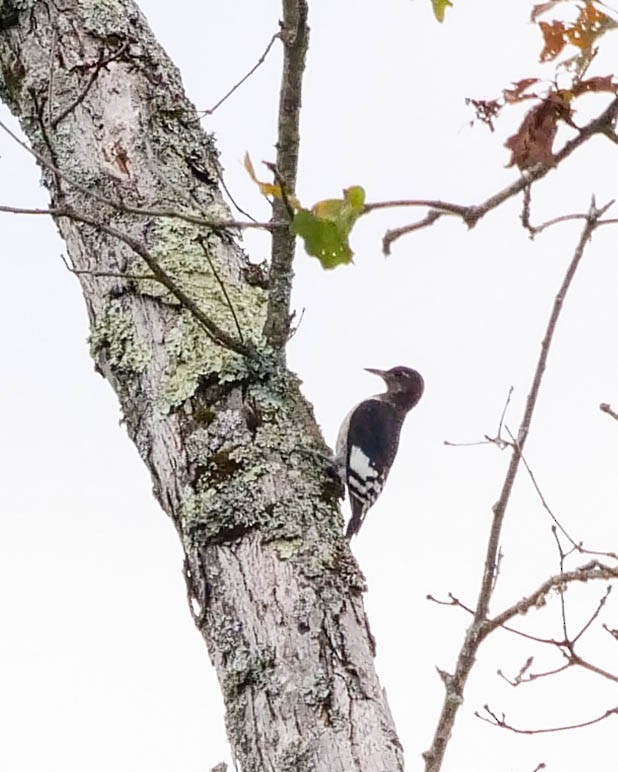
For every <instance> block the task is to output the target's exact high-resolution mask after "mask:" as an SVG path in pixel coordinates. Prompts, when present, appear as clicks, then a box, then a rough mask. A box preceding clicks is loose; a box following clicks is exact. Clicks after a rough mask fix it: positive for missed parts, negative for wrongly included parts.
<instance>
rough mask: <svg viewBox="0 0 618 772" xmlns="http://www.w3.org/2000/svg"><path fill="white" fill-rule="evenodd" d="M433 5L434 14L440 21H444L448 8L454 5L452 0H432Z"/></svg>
mask: <svg viewBox="0 0 618 772" xmlns="http://www.w3.org/2000/svg"><path fill="white" fill-rule="evenodd" d="M431 5H432V6H433V15H434V16H435V17H436V19H437V20H438V21H439V22H440V23H442V22H443V21H444V14H445V13H446V9H447V8H449V7H450V8H452V7H453V3H451V2H450V0H431Z"/></svg>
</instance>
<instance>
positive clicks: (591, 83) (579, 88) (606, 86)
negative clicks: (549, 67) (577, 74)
mask: <svg viewBox="0 0 618 772" xmlns="http://www.w3.org/2000/svg"><path fill="white" fill-rule="evenodd" d="M597 91H608V92H610V93H612V94H615V93H616V92H617V91H618V83H614V81H613V80H612V76H611V75H603V76H601V75H597V76H596V77H594V78H588V79H587V80H580V81H579V83H576V84H575V85H574V86H573V88H572V89H571V94H573V96H574V97H578V96H580V95H581V94H586V93H589V92H597Z"/></svg>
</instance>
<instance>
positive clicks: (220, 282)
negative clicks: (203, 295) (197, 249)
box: [198, 236, 244, 343]
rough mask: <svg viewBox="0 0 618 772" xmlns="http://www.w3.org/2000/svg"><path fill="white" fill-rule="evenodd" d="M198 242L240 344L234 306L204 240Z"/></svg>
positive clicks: (241, 337) (200, 238) (242, 339)
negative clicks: (219, 290) (219, 288)
mask: <svg viewBox="0 0 618 772" xmlns="http://www.w3.org/2000/svg"><path fill="white" fill-rule="evenodd" d="M198 241H199V243H200V246H201V247H202V251H203V252H204V256H205V257H206V260H208V265H209V266H210V270H211V271H212V274H213V276H214V277H215V280H216V282H217V284H218V285H219V287H221V292H223V297H224V298H225V301H226V303H227V306H228V308H229V309H230V313H231V314H232V318H233V319H234V324H235V325H236V332H237V333H238V338H239V340H240V342H241V343H243V342H244V337H243V334H242V330H241V329H240V324H239V322H238V317H237V316H236V311H235V310H234V305H233V304H232V301H231V300H230V296H229V295H228V291H227V289H226V287H225V284H224V283H223V280H222V279H221V277H220V276H219V274H218V272H217V270H216V268H215V266H214V263H213V262H212V260H211V258H210V254H209V252H208V250H207V249H206V244H204V239H203V238H202V237H201V236H199V237H198Z"/></svg>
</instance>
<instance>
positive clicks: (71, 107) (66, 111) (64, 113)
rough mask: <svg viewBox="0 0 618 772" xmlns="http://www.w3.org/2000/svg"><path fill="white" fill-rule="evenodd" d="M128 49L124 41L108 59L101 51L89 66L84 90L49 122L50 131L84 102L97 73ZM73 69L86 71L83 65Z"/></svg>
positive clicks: (126, 41) (127, 44) (127, 42)
mask: <svg viewBox="0 0 618 772" xmlns="http://www.w3.org/2000/svg"><path fill="white" fill-rule="evenodd" d="M128 47H129V41H128V40H125V41H124V42H122V43H121V44H120V45H119V46H118V48H117V49H116V50H115V51H113V52H112V53H111V54H110V55H109V56H108V57H104V56H103V54H104V50H103V49H101V52H100V54H99V59H98V61H96V62H95V63H94V64H92V65H89V67H92V68H93V70H92V72H91V73H90V77H89V78H88V80H87V81H86V84H85V86H84V88H83V89H82V90H81V91H80V93H79V94H78V95H77V96H76V97H75V99H74V100H73V101H72V102H71V103H70V104H69V105H67V107H65V108H64V110H62V112H61V113H60V114H59V115H57V116H56V117H55V118H54V119H53V120H51V127H52V129H55V128H56V126H57V125H58V124H59V123H60V122H61V121H63V120H64V119H65V118H66V117H67V115H69V114H70V113H72V112H73V110H75V108H76V107H77V105H79V104H80V103H81V102H83V101H84V99H85V98H86V96H87V95H88V92H89V91H90V89H91V87H92V84H93V83H94V82H95V80H96V79H97V77H98V75H99V72H100V71H101V70H102V69H103V67H105V66H106V65H108V64H109V63H110V62H113V61H114V59H117V58H118V57H119V56H121V55H122V54H123V53H124V52H125V51H126V50H127V48H128ZM73 69H86V67H85V65H82V66H81V67H80V68H73Z"/></svg>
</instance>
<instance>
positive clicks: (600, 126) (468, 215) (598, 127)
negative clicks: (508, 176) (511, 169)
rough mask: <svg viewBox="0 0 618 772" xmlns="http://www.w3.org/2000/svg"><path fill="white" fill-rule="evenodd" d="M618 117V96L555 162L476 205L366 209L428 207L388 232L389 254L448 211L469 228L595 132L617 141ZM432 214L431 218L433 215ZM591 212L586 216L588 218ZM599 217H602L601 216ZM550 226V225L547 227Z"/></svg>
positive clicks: (418, 202) (427, 203) (422, 203)
mask: <svg viewBox="0 0 618 772" xmlns="http://www.w3.org/2000/svg"><path fill="white" fill-rule="evenodd" d="M617 116H618V97H616V98H615V99H613V100H612V101H611V102H610V104H609V105H608V107H606V108H605V110H604V111H603V112H602V113H601V114H600V115H599V116H597V117H596V118H594V119H593V120H591V121H590V122H589V123H587V124H586V125H585V126H583V127H582V128H581V129H579V133H578V135H577V136H576V137H574V138H573V139H571V140H569V141H568V142H567V143H566V144H565V145H564V147H563V148H562V149H561V150H560V151H559V152H558V153H556V154H555V155H554V159H553V164H552V165H551V166H548V165H545V164H536V165H535V166H532V167H530V169H526V170H525V171H523V172H522V173H521V176H520V177H519V179H517V180H515V182H512V183H511V184H510V185H507V186H506V187H505V188H503V189H502V190H500V191H498V192H497V193H494V195H492V196H490V197H489V198H488V199H486V200H485V201H483V202H482V203H480V204H476V205H468V206H466V205H464V204H455V203H452V202H447V201H431V200H425V199H412V200H397V201H385V202H383V203H382V202H376V203H371V204H367V206H366V207H365V212H367V213H368V212H372V211H375V210H377V209H386V208H393V207H402V206H418V207H428V208H430V212H429V213H428V215H427V217H425V218H424V219H423V220H419V221H418V222H416V223H412V225H406V226H402V227H401V228H395V229H393V230H390V231H387V232H386V234H385V235H384V239H383V242H382V244H383V250H384V253H385V254H389V253H390V248H391V246H392V243H393V242H394V241H396V240H397V239H398V238H401V236H405V235H406V234H408V233H411V232H412V231H415V230H419V229H420V228H424V227H426V226H429V225H432V224H433V223H434V222H435V221H436V220H437V219H438V218H439V217H442V216H443V215H445V214H453V215H458V216H459V217H461V219H462V220H463V221H464V222H465V223H466V225H467V226H468V227H469V228H472V227H474V226H475V225H476V224H477V222H478V221H479V220H481V219H482V218H483V217H485V215H486V214H487V213H488V212H491V211H492V210H493V209H496V208H497V207H498V206H500V204H503V203H504V202H505V201H507V200H508V199H509V198H512V197H513V196H516V195H517V194H518V193H521V192H522V191H525V190H526V189H529V188H530V186H531V185H532V183H534V182H537V181H538V180H540V179H542V178H543V177H544V176H545V175H546V174H547V173H548V172H550V171H552V170H553V169H556V168H557V167H558V166H559V164H560V163H561V162H562V161H564V159H565V158H568V157H569V156H570V155H571V153H573V152H574V151H575V150H577V148H578V147H580V146H581V145H582V144H584V142H586V141H587V140H588V139H590V137H592V136H593V135H595V134H603V135H605V136H608V137H610V139H611V140H612V141H615V139H616V135H615V133H614V130H613V125H614V121H615V120H616V117H617ZM430 215H431V217H430ZM588 216H589V215H585V217H588ZM597 219H598V218H597ZM546 227H547V226H546Z"/></svg>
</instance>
